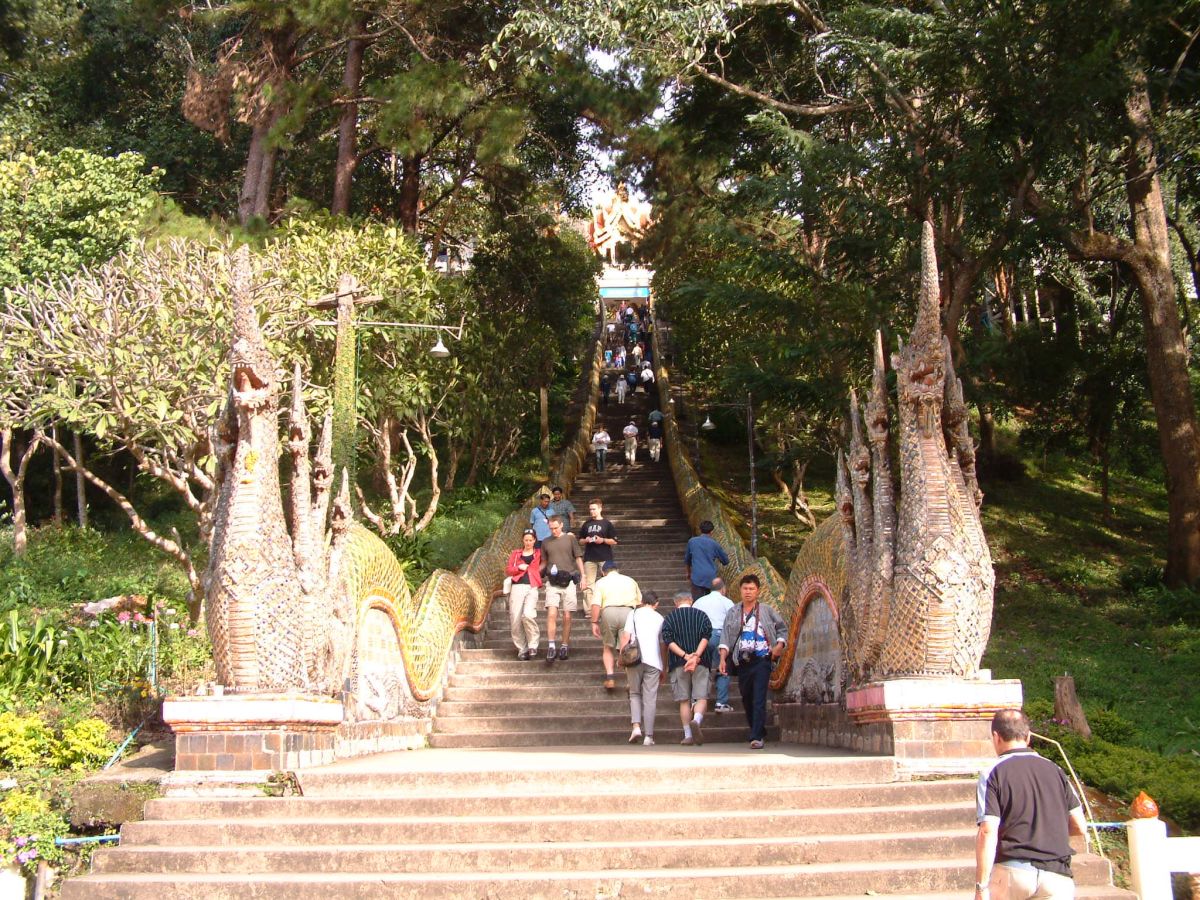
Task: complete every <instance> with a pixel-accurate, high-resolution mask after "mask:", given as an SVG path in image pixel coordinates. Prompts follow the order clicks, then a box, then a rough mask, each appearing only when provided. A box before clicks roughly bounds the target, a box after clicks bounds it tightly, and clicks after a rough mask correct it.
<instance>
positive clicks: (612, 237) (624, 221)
mask: <svg viewBox="0 0 1200 900" xmlns="http://www.w3.org/2000/svg"><path fill="white" fill-rule="evenodd" d="M651 221H652V219H651V208H650V204H649V203H643V202H641V201H638V200H634V199H631V198H630V196H629V190H628V188H627V187H626V186H625V184H624V183H623V182H622V183H620V184H618V185H617V187H616V190H614V191H613V192H612V193H611V194H610V195H608V197H607V198H602V199H599V200H597V201H596V203H595V204H594V205H593V207H592V219H591V221H590V222H589V223H588V229H587V241H588V246H590V247H591V248H592V249H593V250H594V251H595V252H596V253H597V254H599V255H600V256H601V257H602V258H603V259H604V262H605V265H604V271H603V273H602V274H601V275H600V278H599V280H598V286H599V288H600V304H601V306H600V310H599V311H600V314H601V316H602V317H603V319H604V320H606V321H610V322H611V321H612V320H613V318H614V316H615V315H616V314H617V312H618V311H619V310H620V309H621V308H622V307H625V306H647V305H649V304H650V279H651V278H652V277H653V275H654V273H653V272H652V271H651V270H649V269H646V268H644V267H637V266H630V265H629V264H628V260H629V259H630V257H631V256H632V251H633V248H634V247H635V246H637V244H638V242H639V241H640V240H641V239H642V237H643V236H644V235H645V233H646V229H647V228H649V226H650V224H651Z"/></svg>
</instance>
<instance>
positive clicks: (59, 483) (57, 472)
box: [50, 426, 65, 528]
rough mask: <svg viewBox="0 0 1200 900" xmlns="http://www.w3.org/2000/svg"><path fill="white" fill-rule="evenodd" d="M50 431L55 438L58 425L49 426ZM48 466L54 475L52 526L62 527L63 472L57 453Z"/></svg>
mask: <svg viewBox="0 0 1200 900" xmlns="http://www.w3.org/2000/svg"><path fill="white" fill-rule="evenodd" d="M50 433H51V434H52V435H54V437H55V439H57V438H58V427H57V426H51V428H50ZM50 468H51V471H52V472H53V475H54V527H55V528H62V527H63V520H64V518H65V517H64V516H63V474H62V460H60V459H59V458H58V454H57V453H55V454H54V455H53V457H51V460H50Z"/></svg>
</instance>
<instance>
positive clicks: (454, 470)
mask: <svg viewBox="0 0 1200 900" xmlns="http://www.w3.org/2000/svg"><path fill="white" fill-rule="evenodd" d="M447 453H448V454H449V457H450V458H449V459H448V460H446V479H445V481H443V482H442V490H443V491H445V492H446V493H450V492H451V491H452V490H454V482H455V481H456V480H457V479H458V461H459V459H461V458H462V447H461V446H460V445H459V443H458V441H450V446H449V448H448V450H447Z"/></svg>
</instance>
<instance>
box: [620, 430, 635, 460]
mask: <svg viewBox="0 0 1200 900" xmlns="http://www.w3.org/2000/svg"><path fill="white" fill-rule="evenodd" d="M621 434H623V435H625V461H626V462H627V463H629V465H631V466H632V465H633V462H634V460H636V459H637V437H638V427H637V425H636V424H635V422H634V420H633V419H630V420H629V424H628V425H626V426H625V428H624V429H622V431H621Z"/></svg>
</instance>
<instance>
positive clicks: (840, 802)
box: [131, 750, 975, 831]
mask: <svg viewBox="0 0 1200 900" xmlns="http://www.w3.org/2000/svg"><path fill="white" fill-rule="evenodd" d="M628 752H629V753H633V752H635V751H633V750H630V751H628ZM681 752H682V751H681ZM703 771H704V769H703V768H700V772H701V773H703ZM706 781H707V779H704V778H701V779H700V784H699V785H695V784H693V785H689V790H687V791H680V790H679V786H678V783H675V784H671V785H665V786H661V785H660V786H659V787H657V788H652V787H649V786H646V785H645V784H643V783H641V782H640V781H639V782H638V789H637V791H636V792H633V791H625V792H620V793H611V792H606V793H600V794H591V793H571V794H563V793H561V792H553V791H545V790H543V791H540V792H538V793H537V794H533V795H530V794H493V793H487V794H480V793H474V794H471V795H469V796H467V797H466V798H465V799H464V796H461V795H460V796H448V795H447V794H446V793H445V792H444V791H443V792H439V793H430V792H428V791H420V790H415V791H413V792H411V793H408V794H406V795H404V796H386V797H380V796H353V797H344V796H304V797H162V798H158V799H155V800H151V801H149V802H148V803H147V804H146V820H147V821H156V820H173V821H177V820H182V819H191V820H198V819H230V820H233V819H246V818H256V817H259V816H261V817H264V818H271V819H285V820H286V819H298V818H304V819H306V820H310V821H320V820H321V819H326V818H330V819H353V818H393V817H401V818H406V819H414V818H419V817H445V816H451V817H455V818H458V817H462V816H464V815H470V816H524V815H532V814H534V813H537V814H540V815H546V816H549V815H583V816H588V817H591V816H593V815H604V814H614V815H617V814H620V815H624V814H627V813H630V812H637V811H639V810H644V809H646V808H647V807H651V808H654V809H661V808H665V807H666V806H667V805H668V804H669V805H670V806H671V808H672V810H674V811H676V812H679V813H705V814H709V813H713V812H714V811H717V810H719V811H721V812H722V817H723V815H724V811H726V810H729V811H736V810H737V809H738V808H739V807H740V808H742V809H744V808H745V805H746V798H747V796H748V795H747V794H746V791H745V790H744V788H743V787H735V788H728V789H715V790H710V789H707V788H706V787H705V783H706ZM531 798H532V799H531ZM974 798H975V782H974V781H973V780H967V779H947V780H945V781H922V782H892V783H890V784H851V785H817V786H810V787H790V788H777V789H773V790H770V791H766V792H763V793H760V794H758V795H756V796H755V797H754V800H753V806H754V807H755V808H756V810H758V811H760V812H769V811H773V810H781V811H786V812H789V813H797V814H804V815H809V816H813V817H818V818H832V819H837V820H839V821H840V820H841V819H846V820H847V821H850V822H853V821H856V820H857V816H858V813H859V811H860V808H861V809H862V811H863V812H870V811H871V810H872V809H874V808H876V807H878V806H879V805H884V806H888V807H891V808H898V807H899V806H901V805H904V804H911V805H912V808H921V807H929V808H933V807H942V806H946V807H953V808H956V809H960V810H962V811H963V814H964V815H967V816H971V815H973V813H974V808H975V807H974ZM131 824H136V823H131ZM829 829H830V830H833V831H836V830H837V828H835V827H834V826H829Z"/></svg>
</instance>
